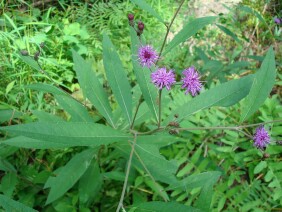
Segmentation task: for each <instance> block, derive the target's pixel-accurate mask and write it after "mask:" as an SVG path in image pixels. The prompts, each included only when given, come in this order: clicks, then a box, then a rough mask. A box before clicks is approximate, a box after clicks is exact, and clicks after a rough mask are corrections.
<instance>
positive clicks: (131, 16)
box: [127, 13, 134, 21]
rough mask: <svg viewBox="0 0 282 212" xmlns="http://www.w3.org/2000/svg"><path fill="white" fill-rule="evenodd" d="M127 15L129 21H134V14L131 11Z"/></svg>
mask: <svg viewBox="0 0 282 212" xmlns="http://www.w3.org/2000/svg"><path fill="white" fill-rule="evenodd" d="M127 17H128V20H129V21H133V20H134V15H133V14H131V13H129V14H128V15H127Z"/></svg>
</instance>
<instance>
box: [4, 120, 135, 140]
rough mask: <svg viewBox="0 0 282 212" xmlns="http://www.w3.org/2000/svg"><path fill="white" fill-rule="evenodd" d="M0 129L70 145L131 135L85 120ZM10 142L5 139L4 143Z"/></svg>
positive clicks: (124, 138)
mask: <svg viewBox="0 0 282 212" xmlns="http://www.w3.org/2000/svg"><path fill="white" fill-rule="evenodd" d="M0 130H1V131H6V132H8V133H10V134H12V135H18V136H25V137H28V138H32V139H38V140H42V141H45V142H46V141H50V142H53V143H58V144H67V145H70V144H72V146H92V145H102V144H109V143H113V142H118V141H127V139H128V138H130V137H131V136H130V135H127V134H124V133H122V132H120V131H117V130H114V129H112V128H111V127H107V126H104V125H101V124H95V123H87V122H57V123H55V122H33V123H29V124H19V125H12V126H7V127H0ZM10 142H11V143H12V141H10ZM10 142H9V140H7V141H6V144H9V143H10Z"/></svg>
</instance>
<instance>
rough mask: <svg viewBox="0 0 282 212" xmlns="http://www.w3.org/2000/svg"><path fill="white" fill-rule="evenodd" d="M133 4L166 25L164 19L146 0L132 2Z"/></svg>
mask: <svg viewBox="0 0 282 212" xmlns="http://www.w3.org/2000/svg"><path fill="white" fill-rule="evenodd" d="M131 2H132V3H134V4H137V5H138V6H139V7H140V8H141V9H143V10H145V11H146V12H148V13H150V14H151V15H152V16H154V17H155V18H157V19H158V20H159V21H160V22H162V23H164V20H163V19H162V17H161V16H160V15H159V14H158V13H157V12H156V11H155V10H154V9H153V8H152V7H151V6H150V5H149V4H148V3H147V2H146V1H144V0H131Z"/></svg>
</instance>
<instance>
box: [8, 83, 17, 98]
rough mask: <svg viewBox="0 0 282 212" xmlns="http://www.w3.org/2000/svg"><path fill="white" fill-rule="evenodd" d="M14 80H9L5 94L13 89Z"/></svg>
mask: <svg viewBox="0 0 282 212" xmlns="http://www.w3.org/2000/svg"><path fill="white" fill-rule="evenodd" d="M15 82H16V80H13V81H12V82H10V83H9V84H8V85H7V87H6V95H7V94H8V93H9V92H10V91H11V90H12V89H13V87H14V85H15Z"/></svg>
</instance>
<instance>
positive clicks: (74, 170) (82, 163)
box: [46, 149, 97, 204]
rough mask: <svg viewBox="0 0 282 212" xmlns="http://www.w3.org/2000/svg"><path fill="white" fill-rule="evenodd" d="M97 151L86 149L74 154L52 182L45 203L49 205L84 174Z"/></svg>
mask: <svg viewBox="0 0 282 212" xmlns="http://www.w3.org/2000/svg"><path fill="white" fill-rule="evenodd" d="M96 151H97V149H87V150H85V151H83V152H81V153H78V154H76V155H75V156H74V157H73V158H72V159H71V160H70V161H69V162H68V163H67V164H66V165H65V166H64V167H63V168H62V169H61V171H60V172H59V174H58V175H57V176H56V177H55V178H54V179H53V180H52V184H51V185H50V188H51V189H50V192H49V195H48V198H47V201H46V204H49V203H51V202H53V201H55V200H57V199H58V198H60V197H61V196H63V195H64V193H66V192H67V191H68V190H69V189H70V188H71V187H72V186H73V185H74V184H75V183H76V182H77V181H78V180H79V178H80V177H81V176H82V175H83V174H84V173H85V171H86V170H87V169H88V167H89V165H90V163H91V160H92V159H93V157H94V154H95V152H96Z"/></svg>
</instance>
